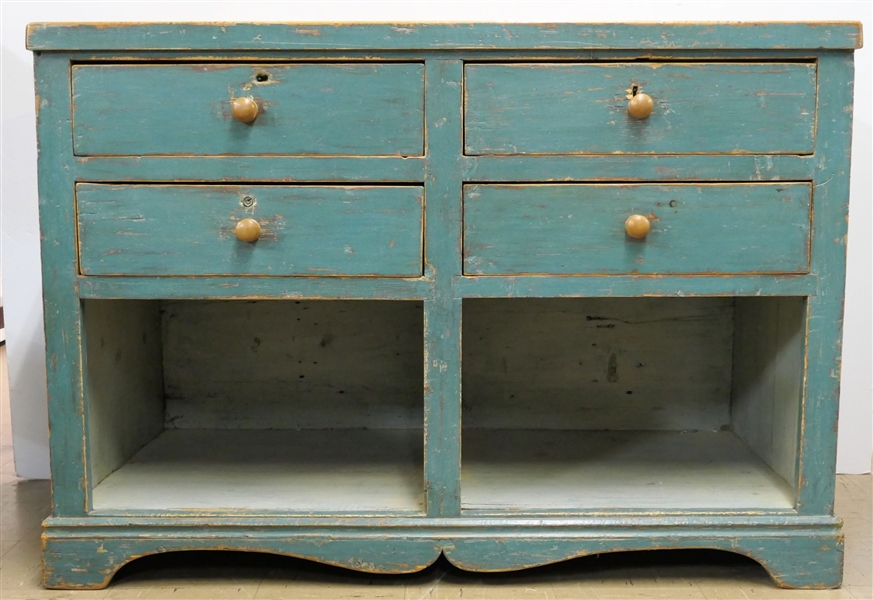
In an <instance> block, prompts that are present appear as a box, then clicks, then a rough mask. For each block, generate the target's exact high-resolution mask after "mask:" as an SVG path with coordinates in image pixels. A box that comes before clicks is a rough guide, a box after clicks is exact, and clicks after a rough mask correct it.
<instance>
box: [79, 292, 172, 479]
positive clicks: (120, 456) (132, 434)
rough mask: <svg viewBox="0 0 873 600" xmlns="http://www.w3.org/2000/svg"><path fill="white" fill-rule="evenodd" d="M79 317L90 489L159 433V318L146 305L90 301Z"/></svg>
mask: <svg viewBox="0 0 873 600" xmlns="http://www.w3.org/2000/svg"><path fill="white" fill-rule="evenodd" d="M82 311H83V313H82V314H83V319H84V323H85V335H84V339H85V342H84V348H85V364H86V368H85V397H86V399H87V403H88V450H89V461H90V467H91V484H92V486H94V485H97V484H98V483H100V482H101V481H102V480H103V479H104V478H105V477H106V476H107V475H109V474H110V473H112V472H113V471H115V470H116V469H117V468H119V467H120V466H121V465H123V464H124V463H125V462H127V460H128V459H130V457H132V456H133V455H134V454H135V453H136V452H137V451H138V450H139V449H140V448H142V447H143V446H144V445H145V444H147V443H148V442H150V441H151V440H152V439H154V438H155V437H157V436H158V434H160V433H161V431H163V429H164V382H163V371H162V368H161V317H160V309H159V304H158V302H157V301H148V300H145V301H142V300H132V301H131V300H89V301H86V302H84V303H83V307H82Z"/></svg>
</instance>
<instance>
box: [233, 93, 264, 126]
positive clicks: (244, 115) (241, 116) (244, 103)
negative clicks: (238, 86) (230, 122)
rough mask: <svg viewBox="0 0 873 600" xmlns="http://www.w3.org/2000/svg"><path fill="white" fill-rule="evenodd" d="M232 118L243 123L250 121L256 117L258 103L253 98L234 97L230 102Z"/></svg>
mask: <svg viewBox="0 0 873 600" xmlns="http://www.w3.org/2000/svg"><path fill="white" fill-rule="evenodd" d="M231 105H232V106H231V111H232V112H233V118H234V119H236V120H237V121H242V122H243V123H251V122H252V121H254V120H255V119H256V118H257V117H258V103H257V102H255V101H254V99H253V98H248V97H240V98H234V99H233V102H232V103H231Z"/></svg>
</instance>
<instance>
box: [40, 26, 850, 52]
mask: <svg viewBox="0 0 873 600" xmlns="http://www.w3.org/2000/svg"><path fill="white" fill-rule="evenodd" d="M861 45H862V38H861V24H860V23H858V22H827V21H815V22H743V23H700V22H698V23H695V22H688V23H542V24H519V23H416V24H408V23H367V24H364V23H342V24H337V23H78V24H77V23H31V24H30V25H29V26H28V28H27V47H28V49H30V50H36V51H51V50H66V51H101V50H119V49H125V50H175V51H188V50H194V51H196V50H227V49H235V50H354V49H363V48H374V47H378V48H390V49H396V50H455V49H481V50H488V49H545V50H561V49H566V50H592V51H596V50H621V49H645V50H655V51H657V50H704V51H705V50H743V49H745V50H785V49H809V50H834V49H853V48H860V47H861Z"/></svg>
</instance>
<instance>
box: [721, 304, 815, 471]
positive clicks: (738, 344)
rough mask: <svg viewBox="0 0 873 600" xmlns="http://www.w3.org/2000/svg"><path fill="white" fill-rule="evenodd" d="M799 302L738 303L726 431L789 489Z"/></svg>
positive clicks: (800, 336) (798, 372)
mask: <svg viewBox="0 0 873 600" xmlns="http://www.w3.org/2000/svg"><path fill="white" fill-rule="evenodd" d="M805 314H806V301H805V299H804V298H802V297H797V298H795V297H787V298H780V297H773V298H738V299H737V304H736V316H735V319H734V323H735V331H734V353H733V357H734V360H733V391H732V397H731V400H732V405H731V427H732V428H733V430H734V432H735V433H736V434H737V435H739V436H740V438H741V439H742V440H743V441H745V442H746V443H747V444H748V445H749V447H751V448H752V449H753V450H754V451H755V452H757V453H758V455H759V456H760V457H761V458H762V459H763V460H764V461H765V462H766V463H767V464H768V465H770V467H771V468H772V469H773V470H774V471H776V472H777V473H778V474H779V475H780V476H781V477H782V478H784V479H785V480H786V481H788V482H789V483H791V484H792V485H793V484H794V478H795V474H796V463H797V434H798V424H799V417H800V401H801V393H802V385H803V351H804V333H805V327H804V318H805Z"/></svg>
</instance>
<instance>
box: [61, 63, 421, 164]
mask: <svg viewBox="0 0 873 600" xmlns="http://www.w3.org/2000/svg"><path fill="white" fill-rule="evenodd" d="M259 77H266V78H267V79H266V81H264V82H261V81H259V79H258V78H259ZM238 97H251V98H254V99H255V101H256V102H257V103H258V107H259V111H258V116H257V118H256V119H255V120H254V121H253V122H252V123H242V122H240V121H237V120H236V119H234V118H233V116H232V114H231V101H232V100H233V98H238ZM73 106H74V108H73V135H74V147H75V152H76V154H77V155H80V156H83V155H84V156H87V155H155V154H157V155H165V154H171V155H173V154H193V155H210V156H211V155H253V154H316V155H333V154H336V155H343V154H346V155H397V156H419V155H421V154H422V151H423V138H424V132H423V129H422V118H423V107H424V67H423V66H422V65H421V64H416V63H409V64H379V63H357V64H355V63H350V64H336V65H331V64H328V65H318V64H296V65H275V64H273V65H270V64H267V65H257V64H252V65H240V66H236V65H224V64H215V63H212V64H192V65H188V64H186V65H162V66H154V65H142V66H140V65H96V66H95V65H90V66H89V65H81V66H74V67H73Z"/></svg>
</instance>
